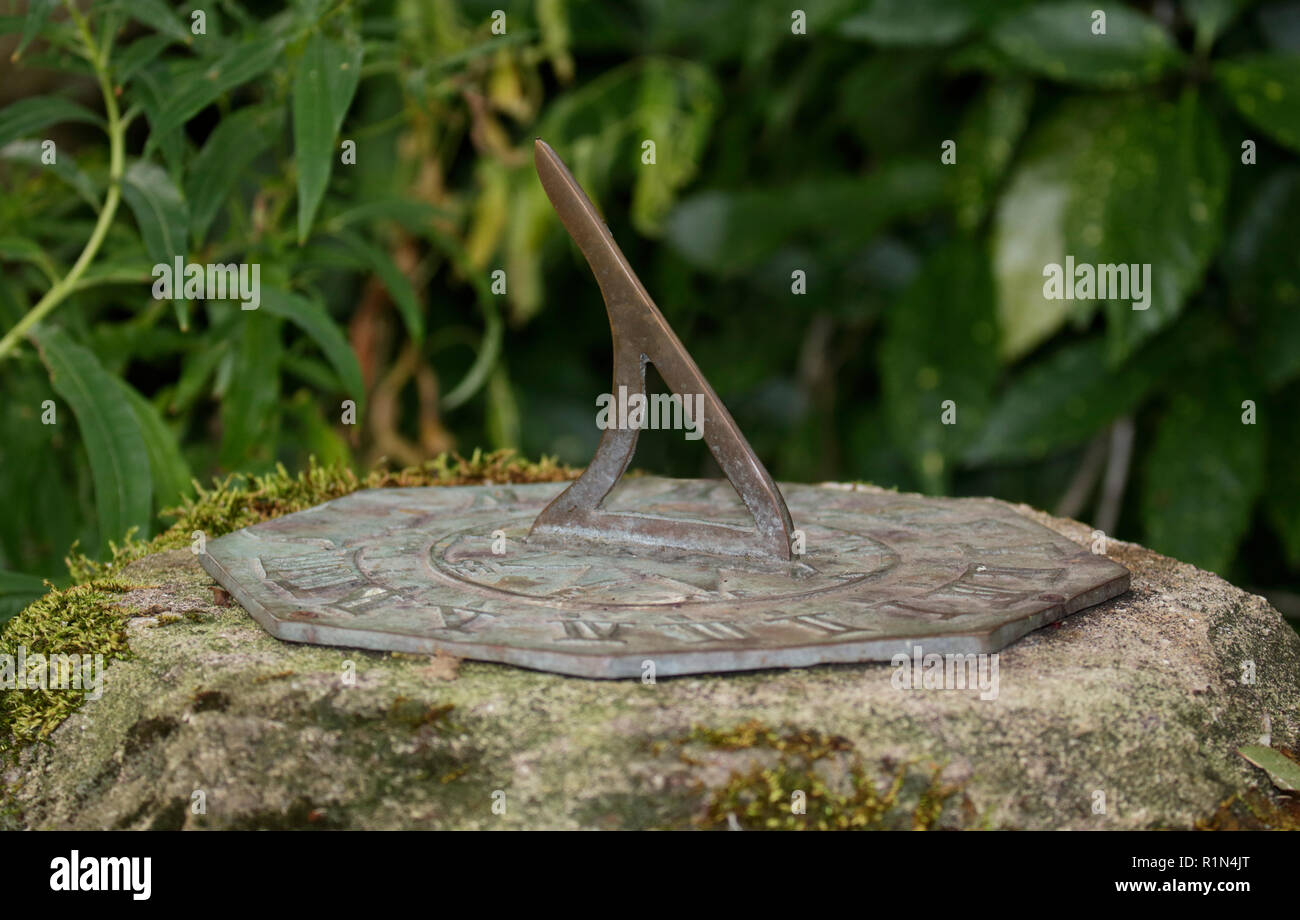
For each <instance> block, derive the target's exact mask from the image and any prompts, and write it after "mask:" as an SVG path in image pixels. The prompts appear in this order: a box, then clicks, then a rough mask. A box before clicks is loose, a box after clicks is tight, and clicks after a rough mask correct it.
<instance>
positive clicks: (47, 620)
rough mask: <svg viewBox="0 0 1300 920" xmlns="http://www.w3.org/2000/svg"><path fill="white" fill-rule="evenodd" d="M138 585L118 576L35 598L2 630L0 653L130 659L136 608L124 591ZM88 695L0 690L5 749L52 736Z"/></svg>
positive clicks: (1, 746)
mask: <svg viewBox="0 0 1300 920" xmlns="http://www.w3.org/2000/svg"><path fill="white" fill-rule="evenodd" d="M135 587H138V585H135V584H132V583H131V582H128V581H125V580H123V579H121V578H115V577H99V578H94V579H92V580H91V581H89V582H87V583H85V584H79V585H73V586H72V587H70V588H58V589H55V590H52V591H50V592H49V593H48V594H46V595H45V596H43V597H41V598H40V599H38V600H36V601H33V602H32V603H31V604H29V605H28V606H27V607H26V609H24V610H23V611H22V612H21V613H20V614H18V615H17V616H16V617H14V618H13V619H12V620H10V622H9V623H8V625H7V626H6V628H5V630H4V632H3V633H0V654H2V655H8V656H12V659H17V657H18V649H19V647H20V646H21V647H22V648H23V649H24V654H25V656H26V657H27V658H29V659H30V658H31V656H33V655H38V654H39V655H45V656H47V657H48V656H50V655H103V656H104V661H105V663H107V662H108V661H110V660H112V659H115V658H126V657H128V656H129V655H130V648H129V647H128V645H127V641H126V621H127V620H128V619H129V618H130V617H131V616H133V615H135V614H136V611H134V610H132V609H131V608H129V607H125V606H123V605H122V604H121V603H120V601H121V595H122V594H124V593H125V592H127V591H130V590H131V589H133V588H135ZM84 698H85V691H84V690H77V689H71V688H69V689H62V690H41V689H27V690H6V691H5V692H4V693H3V694H0V753H8V752H11V751H14V750H16V749H17V748H18V747H20V746H21V745H23V744H27V743H30V742H32V741H36V740H39V739H43V738H45V737H48V735H49V734H50V732H52V731H54V729H55V728H56V727H58V725H59V723H61V722H62V721H63V720H64V719H66V718H67V717H68V716H69V715H71V714H72V713H73V711H74V710H76V708H77V707H78V706H80V705H81V701H82V700H83V699H84Z"/></svg>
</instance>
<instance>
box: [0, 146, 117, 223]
mask: <svg viewBox="0 0 1300 920" xmlns="http://www.w3.org/2000/svg"><path fill="white" fill-rule="evenodd" d="M41 154H42V150H41V142H40V141H36V140H26V141H11V142H10V143H8V144H6V145H5V146H3V147H0V160H9V161H10V162H13V163H25V164H27V165H28V166H34V167H37V168H38V169H48V170H50V171H51V172H53V173H54V175H56V176H58V177H59V178H60V179H62V180H63V181H64V182H66V183H68V185H70V186H72V188H73V190H75V191H76V193H77V195H78V196H79V197H80V198H81V200H82V201H84V202H86V203H87V204H88V205H90V206H91V207H92V208H96V209H98V208H99V193H98V191H97V190H96V189H95V183H94V182H92V181H91V180H90V177H89V176H87V175H86V174H85V173H84V172H82V171H81V170H80V169H78V168H77V163H76V161H75V160H74V159H73V158H72V155H71V154H70V153H68V152H67V151H65V150H56V151H55V159H54V162H53V163H44V162H42V161H41Z"/></svg>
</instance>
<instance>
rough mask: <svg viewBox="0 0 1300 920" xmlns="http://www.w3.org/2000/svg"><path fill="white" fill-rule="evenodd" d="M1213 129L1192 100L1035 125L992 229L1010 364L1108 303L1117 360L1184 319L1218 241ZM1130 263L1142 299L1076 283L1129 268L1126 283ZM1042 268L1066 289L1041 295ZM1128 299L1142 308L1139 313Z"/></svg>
mask: <svg viewBox="0 0 1300 920" xmlns="http://www.w3.org/2000/svg"><path fill="white" fill-rule="evenodd" d="M1214 132H1215V129H1214V126H1213V124H1212V122H1211V120H1210V117H1209V115H1208V113H1207V112H1205V111H1204V110H1203V109H1201V108H1200V106H1199V105H1198V103H1197V101H1196V99H1195V97H1193V96H1190V95H1189V96H1185V97H1184V98H1183V99H1182V100H1181V101H1180V102H1177V103H1164V102H1150V101H1145V100H1142V99H1136V98H1121V99H1115V98H1101V99H1091V100H1080V101H1072V102H1069V103H1066V104H1065V105H1062V106H1061V107H1060V108H1059V109H1058V110H1057V111H1056V112H1055V113H1054V114H1053V115H1052V116H1051V117H1050V118H1049V119H1048V120H1047V121H1046V122H1044V123H1043V124H1041V125H1040V126H1039V128H1038V129H1037V130H1036V131H1035V132H1034V134H1033V135H1032V136H1031V138H1030V139H1029V141H1028V142H1027V144H1026V150H1025V154H1024V156H1023V157H1022V158H1021V160H1020V163H1019V165H1018V166H1017V168H1016V171H1015V173H1014V174H1013V176H1012V178H1011V180H1010V182H1009V183H1008V186H1007V189H1006V191H1005V192H1004V193H1003V196H1002V200H1001V201H1000V202H999V205H998V212H997V215H996V218H995V222H994V266H995V267H994V271H995V274H996V277H997V281H998V315H999V318H1000V320H1001V324H1002V333H1003V341H1002V350H1003V354H1004V356H1005V357H1006V358H1008V359H1010V360H1014V359H1016V358H1019V357H1021V356H1022V355H1024V354H1026V353H1027V352H1029V351H1031V350H1032V349H1033V348H1035V347H1037V346H1038V345H1039V344H1041V343H1042V342H1043V341H1045V340H1046V339H1048V338H1050V337H1051V336H1052V335H1053V334H1055V333H1056V332H1057V331H1058V330H1059V329H1060V328H1061V326H1062V325H1064V324H1065V323H1066V321H1067V320H1069V319H1071V318H1073V319H1074V321H1075V322H1076V323H1077V324H1079V325H1083V324H1084V323H1086V322H1087V321H1088V320H1089V319H1090V318H1091V317H1092V315H1093V314H1094V312H1095V311H1096V310H1097V308H1098V307H1099V306H1100V305H1101V304H1102V303H1105V304H1106V311H1107V316H1108V318H1109V324H1108V329H1107V331H1108V334H1109V338H1110V344H1111V349H1110V356H1111V360H1112V362H1115V361H1118V360H1120V359H1122V358H1124V357H1125V356H1127V355H1128V354H1130V353H1131V352H1132V351H1133V350H1134V349H1135V348H1136V347H1137V346H1138V345H1139V344H1140V343H1141V342H1143V341H1144V340H1146V339H1147V338H1148V337H1150V336H1151V335H1152V334H1154V333H1155V332H1157V331H1158V330H1160V329H1161V328H1163V327H1164V326H1166V325H1167V324H1168V323H1169V322H1170V321H1171V320H1172V319H1173V318H1174V317H1176V316H1177V315H1178V314H1179V313H1180V312H1181V310H1182V308H1183V306H1184V304H1185V302H1186V300H1187V297H1188V296H1189V295H1190V294H1191V293H1192V292H1193V291H1194V290H1196V289H1197V287H1198V286H1199V285H1200V283H1201V278H1202V276H1203V274H1204V272H1205V268H1206V266H1207V265H1208V263H1209V259H1210V257H1211V255H1212V253H1213V251H1214V247H1215V245H1216V244H1217V241H1218V239H1219V235H1220V222H1221V215H1222V210H1223V203H1224V197H1225V195H1226V191H1227V164H1226V161H1225V157H1224V154H1223V151H1222V149H1221V147H1220V145H1219V143H1218V142H1217V139H1216V137H1215V133H1214ZM959 162H960V156H959ZM1070 258H1072V259H1073V268H1071V262H1070V261H1069V259H1070ZM1135 264H1136V265H1138V266H1139V269H1138V271H1139V273H1141V274H1140V277H1142V278H1148V277H1149V284H1147V285H1146V286H1145V287H1144V288H1143V292H1142V293H1143V296H1142V297H1141V298H1137V297H1135V296H1134V292H1133V288H1132V286H1131V285H1130V288H1129V297H1128V298H1127V299H1120V298H1118V297H1117V298H1114V299H1111V300H1109V301H1104V300H1102V299H1099V295H1100V294H1101V293H1103V292H1102V290H1101V286H1100V283H1099V281H1098V280H1097V277H1096V276H1094V277H1093V279H1092V282H1091V283H1092V287H1091V291H1089V290H1088V289H1087V288H1085V287H1084V286H1083V285H1082V284H1080V283H1079V281H1080V279H1081V278H1085V277H1086V276H1085V275H1084V272H1085V270H1084V269H1082V268H1081V266H1083V265H1088V266H1090V268H1091V269H1095V268H1096V266H1098V265H1116V266H1118V265H1126V266H1130V268H1129V269H1128V270H1127V272H1128V274H1130V275H1131V274H1132V269H1131V266H1132V265H1135ZM1148 265H1149V266H1150V269H1149V270H1148V269H1146V268H1144V266H1148ZM1049 267H1053V268H1054V270H1055V271H1058V272H1059V274H1060V276H1061V278H1062V280H1063V282H1064V284H1063V285H1062V287H1063V290H1058V291H1053V290H1051V289H1050V288H1049V287H1048V281H1049V280H1050V278H1049V274H1048V272H1049ZM1067 272H1073V275H1072V276H1071V277H1069V278H1066V277H1064V276H1065V274H1066V273H1067ZM1066 293H1068V294H1071V295H1080V296H1076V297H1075V298H1074V299H1069V298H1067V297H1064V296H1061V295H1063V294H1066ZM1049 295H1052V296H1049ZM1135 302H1138V306H1141V304H1142V303H1146V304H1147V308H1146V309H1145V310H1143V309H1136V310H1135V309H1134V304H1135Z"/></svg>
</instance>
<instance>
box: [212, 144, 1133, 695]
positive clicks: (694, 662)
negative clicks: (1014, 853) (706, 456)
mask: <svg viewBox="0 0 1300 920" xmlns="http://www.w3.org/2000/svg"><path fill="white" fill-rule="evenodd" d="M536 159H537V171H538V176H539V178H540V179H541V182H542V186H543V188H544V189H545V190H546V194H547V196H548V197H549V198H550V200H551V203H552V204H553V205H554V206H555V209H556V212H557V213H558V214H559V217H560V220H561V221H562V222H563V223H564V226H565V228H566V229H567V230H568V231H569V234H570V236H572V237H573V240H574V242H575V243H576V244H577V245H578V248H579V249H580V250H581V251H582V253H583V255H584V256H585V257H586V258H587V261H588V263H589V264H590V265H591V268H592V271H593V273H594V274H595V276H596V280H597V282H598V283H599V285H600V289H601V294H602V296H603V297H604V299H605V306H606V309H607V311H608V313H609V322H610V329H611V332H612V333H613V340H614V343H613V344H614V374H613V388H612V389H611V392H619V393H624V392H628V393H633V394H639V395H640V396H641V397H642V399H644V397H645V369H646V367H647V365H649V364H654V365H655V367H656V368H657V369H658V371H659V373H660V376H661V377H662V378H663V380H664V381H665V383H667V384H668V386H669V387H670V388H671V389H672V391H673V393H674V394H677V395H678V396H686V397H689V403H690V405H692V406H694V407H696V408H695V409H694V412H695V416H694V417H693V418H692V423H693V425H692V428H693V429H694V430H696V431H698V432H699V433H700V435H701V436H702V437H703V440H704V443H705V444H706V445H707V447H708V448H709V451H710V452H711V453H712V454H713V457H714V459H715V460H717V462H718V466H719V467H720V468H721V469H722V472H723V474H724V475H725V476H726V477H727V478H726V480H680V479H660V478H655V477H644V478H634V479H630V480H627V481H623V482H621V483H620V479H621V477H622V475H623V472H624V470H626V469H627V467H628V464H629V463H630V462H631V459H632V455H633V452H634V450H635V449H636V441H637V435H638V434H639V430H638V428H637V427H622V428H616V427H610V428H606V429H605V431H604V433H603V435H602V436H601V440H600V445H599V447H598V448H597V449H596V455H595V456H594V457H593V458H592V460H591V463H590V464H589V465H588V466H587V468H586V470H585V471H584V472H583V474H582V476H581V477H579V478H578V479H577V480H576V481H575V482H573V483H570V484H567V485H565V484H553V483H548V484H535V485H519V486H461V487H446V488H424V489H375V490H370V491H365V492H358V493H355V494H353V495H349V496H346V497H344V498H339V499H336V500H334V501H332V502H328V503H326V504H324V505H321V506H319V507H316V508H312V509H310V510H307V511H301V512H298V513H297V514H291V515H288V516H286V517H283V518H279V519H277V520H273V521H267V522H265V523H262V524H258V525H256V526H253V527H248V528H245V529H244V530H240V531H237V532H235V533H232V534H228V535H227V536H224V537H221V538H220V539H217V540H213V541H211V542H209V543H208V545H207V550H206V552H205V553H203V554H202V555H201V556H200V560H201V562H202V563H203V567H204V568H205V569H207V571H208V572H209V573H210V574H211V575H212V576H213V577H214V578H216V580H217V581H218V582H220V583H221V584H222V585H223V586H225V588H226V589H227V590H229V591H230V593H231V594H232V595H233V596H234V597H235V599H236V600H238V601H239V602H240V603H241V604H242V605H243V606H244V607H245V608H246V609H247V610H248V611H249V612H250V613H252V615H253V616H254V617H256V618H257V619H258V621H259V622H260V623H261V624H262V625H263V626H265V627H266V628H267V629H268V630H269V631H270V632H271V633H272V634H273V635H276V636H278V637H280V638H282V639H287V640H291V641H297V642H314V643H320V644H324V645H341V646H352V647H358V648H369V649H388V650H393V651H405V652H424V653H432V652H435V651H437V650H439V649H442V650H445V651H448V652H451V653H452V654H455V655H459V656H461V657H465V658H475V659H479V660H482V661H497V662H506V663H510V664H516V665H521V666H524V667H529V668H538V669H541V670H547V671H557V672H559V673H562V674H573V675H578V676H583V677H634V676H639V675H641V674H643V673H644V670H645V665H646V663H647V662H652V663H653V665H654V669H655V674H657V675H673V674H690V673H697V672H706V671H737V670H747V669H752V668H771V667H801V666H806V665H813V664H820V663H828V662H852V661H873V660H888V659H890V658H892V657H893V656H894V655H896V654H899V653H903V654H907V655H910V654H912V652H913V649H914V646H917V645H920V646H921V647H922V648H923V649H924V651H925V652H926V653H931V652H932V653H936V654H949V653H964V654H970V653H979V652H994V651H997V650H998V649H1000V648H1002V647H1003V646H1005V645H1006V644H1007V643H1009V642H1012V641H1014V640H1015V639H1017V638H1019V637H1020V636H1023V635H1024V634H1025V633H1027V632H1029V631H1030V630H1032V629H1035V628H1037V627H1039V626H1042V625H1043V624H1045V623H1049V622H1051V621H1053V620H1056V619H1059V618H1060V617H1063V616H1065V615H1067V614H1069V613H1073V612H1074V611H1076V610H1079V609H1080V608H1083V607H1087V606H1089V605H1091V604H1096V603H1100V602H1101V601H1104V600H1107V599H1109V598H1111V597H1114V596H1115V595H1117V594H1120V593H1122V592H1124V591H1126V590H1127V589H1128V583H1129V573H1128V570H1127V569H1125V568H1124V567H1123V566H1120V565H1117V564H1116V563H1114V562H1111V561H1110V560H1108V559H1106V558H1105V557H1103V556H1096V555H1093V554H1092V553H1090V552H1088V551H1086V550H1084V549H1082V548H1081V547H1079V546H1077V545H1076V544H1074V543H1072V542H1071V541H1070V540H1067V539H1066V538H1064V537H1062V536H1060V535H1059V534H1057V533H1055V532H1054V531H1051V530H1048V529H1047V528H1045V527H1042V526H1041V525H1039V524H1036V523H1034V522H1032V521H1030V520H1028V519H1026V518H1024V517H1022V516H1020V515H1018V514H1016V513H1015V512H1014V511H1012V510H1011V509H1010V508H1008V507H1007V506H1005V505H1002V504H999V503H997V502H994V501H990V500H987V499H963V500H954V499H935V498H924V497H921V496H912V495H899V494H896V493H880V492H875V491H866V490H864V491H852V490H846V489H840V488H835V487H829V486H820V487H819V486H800V485H786V486H782V487H778V486H777V485H776V483H775V482H773V481H772V477H771V476H770V475H768V472H767V470H766V469H765V468H764V467H763V464H762V463H761V462H760V461H759V459H758V458H757V457H756V456H755V455H754V452H753V451H752V450H751V449H750V446H749V443H748V442H747V441H746V440H745V436H744V435H743V434H742V433H741V431H740V429H739V427H737V425H736V423H735V420H734V419H732V417H731V415H730V413H728V412H727V409H726V407H725V406H723V404H722V401H721V400H719V399H718V396H717V394H716V393H715V392H714V391H713V388H712V387H711V386H709V383H708V381H707V380H706V379H705V378H704V375H703V374H702V373H701V372H700V369H699V368H698V367H697V366H696V365H695V362H694V361H693V360H692V359H691V356H690V355H689V354H688V353H687V351H686V349H685V347H684V346H683V345H682V343H681V342H680V341H679V340H678V338H677V336H676V335H675V334H674V333H673V331H672V329H671V328H670V327H669V325H668V322H667V321H666V320H665V319H664V317H663V314H662V313H660V311H659V308H658V307H657V306H655V304H654V302H653V301H652V300H651V299H650V295H649V294H648V293H647V292H646V290H645V288H644V287H643V286H642V284H641V282H640V281H639V280H638V279H637V277H636V273H635V272H633V271H632V268H631V266H630V265H629V264H628V263H627V260H626V259H625V258H624V257H623V253H622V252H621V251H620V250H619V248H618V245H617V244H616V243H615V242H614V238H613V236H612V235H610V232H609V228H608V227H606V226H605V222H604V221H603V220H602V219H601V218H600V215H599V214H598V213H597V211H596V209H595V207H594V205H592V203H591V202H590V201H589V200H588V199H587V196H586V195H585V194H584V193H583V191H582V189H581V188H580V187H579V186H578V184H577V182H576V181H575V180H574V178H573V176H572V174H570V173H569V171H568V169H567V168H566V167H565V166H564V164H563V163H562V162H560V159H559V157H557V156H556V155H555V153H554V151H552V150H551V149H550V148H549V147H547V146H546V145H545V144H544V143H542V142H541V141H540V140H539V141H538V142H537V148H536ZM684 402H685V400H684Z"/></svg>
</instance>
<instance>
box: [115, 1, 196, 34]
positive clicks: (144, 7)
mask: <svg viewBox="0 0 1300 920" xmlns="http://www.w3.org/2000/svg"><path fill="white" fill-rule="evenodd" d="M118 2H119V3H120V4H121V6H122V8H123V9H125V10H126V11H127V12H128V13H129V14H130V15H131V18H132V19H134V20H135V21H136V22H139V23H143V24H144V25H146V26H148V27H149V28H151V29H153V30H154V31H156V32H160V33H162V34H163V35H166V36H168V37H170V38H174V39H176V40H177V41H179V42H184V43H185V44H187V45H188V44H189V43H190V42H191V41H192V40H193V36H192V35H191V33H190V30H189V29H187V28H186V27H185V24H184V23H182V22H181V21H180V19H178V18H177V16H176V11H175V10H174V9H173V8H172V7H171V6H170V5H169V4H166V3H163V0H118Z"/></svg>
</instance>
